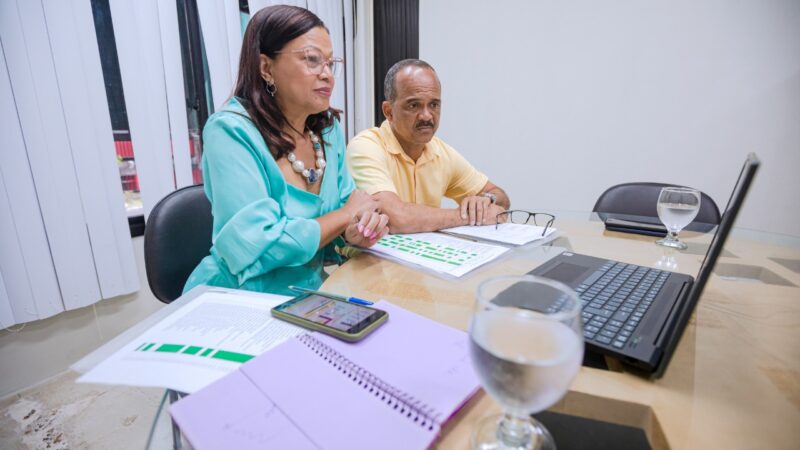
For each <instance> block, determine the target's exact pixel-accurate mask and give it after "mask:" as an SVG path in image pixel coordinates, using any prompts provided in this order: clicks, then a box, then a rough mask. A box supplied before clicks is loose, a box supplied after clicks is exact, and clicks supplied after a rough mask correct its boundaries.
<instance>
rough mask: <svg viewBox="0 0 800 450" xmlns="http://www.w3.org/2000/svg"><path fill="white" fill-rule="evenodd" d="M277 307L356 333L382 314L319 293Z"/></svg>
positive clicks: (283, 310) (288, 312)
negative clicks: (321, 295)
mask: <svg viewBox="0 0 800 450" xmlns="http://www.w3.org/2000/svg"><path fill="white" fill-rule="evenodd" d="M278 308H279V309H280V310H281V311H282V312H284V313H287V314H291V315H293V316H296V317H300V318H303V319H306V320H309V321H311V322H315V323H318V324H320V325H325V326H327V327H331V328H335V329H337V330H341V331H344V332H346V333H357V332H359V331H361V330H363V329H364V328H365V327H366V326H367V325H369V324H371V323H372V322H375V321H376V320H378V319H379V318H380V317H381V316H382V315H383V314H384V312H383V311H380V310H377V309H372V308H367V307H365V306H361V305H356V304H354V303H347V302H343V301H339V300H333V299H330V298H326V297H320V296H319V295H310V296H308V297H300V298H297V299H294V300H290V301H288V302H286V303H284V304H282V305H280V306H279V307H278Z"/></svg>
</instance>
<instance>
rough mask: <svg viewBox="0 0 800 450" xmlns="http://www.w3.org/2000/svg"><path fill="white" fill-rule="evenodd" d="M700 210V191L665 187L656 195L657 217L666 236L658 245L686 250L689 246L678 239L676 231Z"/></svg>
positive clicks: (687, 223) (690, 220) (657, 242)
mask: <svg viewBox="0 0 800 450" xmlns="http://www.w3.org/2000/svg"><path fill="white" fill-rule="evenodd" d="M698 211H700V191H698V190H697V189H692V188H683V187H665V188H662V189H661V193H660V194H659V195H658V218H659V219H661V222H663V223H664V226H665V227H667V236H666V237H665V238H664V239H660V240H658V241H656V244H658V245H664V246H666V247H672V248H677V249H679V250H686V249H687V248H688V247H689V246H688V245H686V243H685V242H682V241H680V240H679V239H678V232H679V231H681V230H682V229H683V228H684V227H685V226H686V225H689V224H690V223H692V221H693V220H694V218H695V217H697V212H698Z"/></svg>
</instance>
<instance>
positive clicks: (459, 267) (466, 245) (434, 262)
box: [367, 233, 508, 277]
mask: <svg viewBox="0 0 800 450" xmlns="http://www.w3.org/2000/svg"><path fill="white" fill-rule="evenodd" d="M367 250H368V251H370V252H372V253H375V254H377V255H379V256H387V257H389V258H391V259H394V260H398V261H400V262H406V263H410V264H413V265H415V266H419V267H422V268H425V269H429V270H432V271H433V272H437V273H442V274H445V275H450V276H453V277H460V276H462V275H464V274H466V273H468V272H470V271H472V270H473V269H476V268H478V267H480V266H482V265H484V264H486V263H488V262H489V261H491V260H493V259H495V258H497V257H498V256H500V255H502V254H503V253H505V252H506V251H508V249H507V248H505V247H500V246H497V245H490V244H481V243H478V242H473V241H468V240H464V239H459V238H455V237H451V236H447V235H444V234H441V233H415V234H390V235H387V236H386V237H384V238H383V239H381V240H380V241H378V242H377V243H376V244H375V245H373V246H372V247H370V248H369V249H367Z"/></svg>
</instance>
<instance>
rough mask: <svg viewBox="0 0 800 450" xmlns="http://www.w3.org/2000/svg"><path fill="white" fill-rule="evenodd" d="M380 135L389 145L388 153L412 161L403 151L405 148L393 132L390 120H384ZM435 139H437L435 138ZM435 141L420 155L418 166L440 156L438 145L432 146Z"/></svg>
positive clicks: (387, 147)
mask: <svg viewBox="0 0 800 450" xmlns="http://www.w3.org/2000/svg"><path fill="white" fill-rule="evenodd" d="M380 134H381V137H382V138H383V140H384V142H386V143H387V144H388V145H387V146H386V151H388V152H389V153H391V154H393V155H399V154H404V155H406V157H407V158H409V159H411V158H410V157H409V156H408V155H407V154H406V153H405V151H404V150H403V146H402V145H400V141H398V140H397V137H396V136H395V135H394V131H392V125H391V124H390V123H389V121H388V120H384V121H383V123H382V124H381V126H380ZM433 139H436V138H435V137H434V138H433ZM433 139H431V142H428V143H427V144H425V148H424V149H423V150H422V154H421V155H420V157H419V159H417V164H419V163H423V162H425V161H428V160H431V159H433V158H435V157H437V156H439V148H438V146H437V145H432V143H433Z"/></svg>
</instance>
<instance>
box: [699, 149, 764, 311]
mask: <svg viewBox="0 0 800 450" xmlns="http://www.w3.org/2000/svg"><path fill="white" fill-rule="evenodd" d="M760 164H761V162H760V161H759V160H758V157H756V155H755V154H754V153H750V154H749V155H747V159H746V160H745V161H744V166H742V171H741V172H740V173H739V179H738V180H736V185H735V186H734V187H733V192H731V197H730V198H729V199H728V204H727V206H725V212H724V213H722V218H721V219H720V221H719V227H717V232H716V233H714V237H713V238H711V243H710V244H709V245H708V250H707V251H706V257H705V258H704V259H703V264H702V265H701V266H700V271H699V272H698V273H697V277H696V278H695V283H694V285H693V286H692V290H691V292H690V293H689V299H690V300H692V299H694V296H697V297H699V296H700V293H701V292H702V291H703V287H704V286H705V284H706V281H708V278H709V277H710V276H711V271H712V270H714V265H715V264H716V262H717V258H719V255H720V254H721V253H722V248H723V247H724V245H725V241H726V240H727V238H728V234H729V233H730V231H731V229H732V228H733V223H734V221H735V220H736V216H737V215H738V214H739V209H741V207H742V203H744V198H745V196H746V195H747V191H748V190H749V188H750V184H751V183H752V181H753V177H754V176H755V174H756V170H757V169H758V166H759V165H760Z"/></svg>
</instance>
